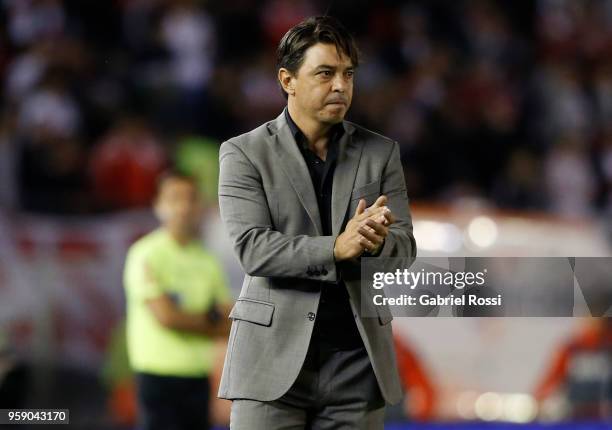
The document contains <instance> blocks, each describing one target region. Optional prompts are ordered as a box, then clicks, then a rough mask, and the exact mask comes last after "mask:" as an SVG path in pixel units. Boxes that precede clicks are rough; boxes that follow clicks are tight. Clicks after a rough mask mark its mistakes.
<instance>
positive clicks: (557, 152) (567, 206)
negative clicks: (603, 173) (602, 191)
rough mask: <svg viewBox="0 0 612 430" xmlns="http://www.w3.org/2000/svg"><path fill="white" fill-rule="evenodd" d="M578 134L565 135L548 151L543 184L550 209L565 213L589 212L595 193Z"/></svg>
mask: <svg viewBox="0 0 612 430" xmlns="http://www.w3.org/2000/svg"><path fill="white" fill-rule="evenodd" d="M585 146H586V142H584V141H583V140H581V139H580V136H576V135H567V136H564V137H562V138H561V140H560V141H559V142H558V143H557V145H556V146H555V147H554V148H552V150H551V151H550V152H549V153H548V156H547V158H546V161H545V166H544V170H545V175H546V185H547V187H548V195H549V196H550V205H551V208H552V209H553V210H554V211H555V212H557V213H559V214H561V215H565V216H574V217H580V216H586V215H590V214H591V211H592V208H593V204H594V202H595V196H596V183H595V175H594V169H593V166H592V164H591V160H590V157H589V155H588V153H587V151H586V148H585Z"/></svg>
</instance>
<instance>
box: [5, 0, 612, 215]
mask: <svg viewBox="0 0 612 430" xmlns="http://www.w3.org/2000/svg"><path fill="white" fill-rule="evenodd" d="M324 13H328V14H331V15H334V16H336V17H338V18H339V19H340V20H341V21H342V22H343V23H344V24H345V25H346V26H347V27H348V28H349V30H350V31H351V32H353V33H354V34H355V35H356V36H357V38H358V42H359V45H360V48H361V50H362V52H363V58H364V61H363V64H362V66H361V67H360V69H359V70H358V72H357V75H356V90H355V98H354V102H353V106H352V108H351V110H350V113H349V119H351V120H353V121H355V122H357V123H359V124H361V125H364V126H366V127H368V128H370V129H372V130H374V131H377V132H380V133H382V134H385V135H388V136H390V137H391V138H393V139H395V140H397V141H398V142H399V143H400V144H401V148H402V162H403V163H404V166H405V174H406V179H407V184H408V188H409V190H408V192H409V196H410V197H411V198H412V199H413V200H416V201H433V202H444V203H452V202H455V201H458V200H460V199H464V198H466V197H467V198H477V199H481V200H482V201H484V202H487V203H488V204H491V205H494V206H497V207H501V208H510V209H528V210H544V211H550V212H552V213H555V214H559V215H562V216H570V217H583V216H598V215H599V216H602V215H604V214H606V213H610V212H612V0H537V1H530V2H501V1H482V0H470V1H467V0H461V1H453V2H448V1H443V0H428V1H404V2H402V1H392V0H382V1H376V2H374V1H365V0H351V1H348V0H337V1H333V2H324V1H319V0H296V1H284V0H265V1H257V0H227V1H206V2H205V1H197V0H112V1H98V2H83V1H79V0H65V1H62V0H0V85H1V87H2V90H1V92H0V94H1V96H0V206H1V207H5V208H10V209H14V210H17V211H27V212H44V213H60V214H88V213H100V212H108V211H116V210H124V209H130V208H139V207H144V206H147V205H148V203H149V202H150V200H151V197H152V193H153V192H154V188H155V177H156V176H157V175H158V173H159V172H160V171H161V170H163V169H165V168H166V167H167V166H169V165H174V166H176V167H178V168H179V169H180V170H183V171H185V172H186V173H191V174H195V175H196V176H197V177H198V180H199V181H200V184H201V187H202V189H203V191H204V193H205V195H206V196H208V198H209V199H210V201H211V202H213V201H214V199H215V196H216V177H217V165H216V159H217V153H218V147H219V145H220V143H221V142H222V141H223V140H225V139H227V138H229V137H232V136H235V135H238V134H240V133H243V132H245V131H248V130H250V129H251V128H253V127H255V126H257V125H259V124H261V123H262V122H265V121H268V120H271V119H273V118H274V117H276V116H277V115H278V113H280V111H281V110H282V108H283V106H284V98H283V97H282V95H281V93H280V89H279V88H278V86H277V83H276V70H275V48H276V45H277V43H278V41H279V39H280V37H281V36H282V35H283V34H284V32H285V31H286V30H287V29H288V28H289V27H291V26H292V25H294V24H295V23H296V22H298V21H300V20H301V19H302V18H304V17H306V16H309V15H314V14H324Z"/></svg>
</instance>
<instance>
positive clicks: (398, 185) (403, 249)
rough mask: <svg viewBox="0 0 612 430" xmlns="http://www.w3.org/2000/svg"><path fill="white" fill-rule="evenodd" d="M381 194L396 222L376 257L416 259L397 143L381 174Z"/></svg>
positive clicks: (410, 217)
mask: <svg viewBox="0 0 612 430" xmlns="http://www.w3.org/2000/svg"><path fill="white" fill-rule="evenodd" d="M382 194H384V195H386V196H387V199H388V202H387V206H388V207H389V209H391V212H392V213H393V214H394V215H395V217H396V218H397V221H396V222H395V223H394V224H392V225H391V226H390V227H389V234H388V235H387V237H386V239H385V243H384V244H383V247H382V250H381V251H380V253H379V254H378V256H379V257H383V258H385V257H386V258H409V259H414V258H416V254H417V247H416V241H415V239H414V235H413V232H412V216H411V214H410V208H409V203H408V195H407V192H406V180H405V178H404V170H403V168H402V164H401V159H400V151H399V145H398V144H397V142H394V144H393V150H392V151H391V155H390V157H389V160H388V161H387V164H386V167H385V171H384V172H383V177H382Z"/></svg>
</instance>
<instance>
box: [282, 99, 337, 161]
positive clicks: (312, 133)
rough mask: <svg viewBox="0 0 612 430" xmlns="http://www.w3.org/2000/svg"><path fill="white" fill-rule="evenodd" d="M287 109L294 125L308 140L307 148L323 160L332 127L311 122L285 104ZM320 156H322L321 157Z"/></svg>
mask: <svg viewBox="0 0 612 430" xmlns="http://www.w3.org/2000/svg"><path fill="white" fill-rule="evenodd" d="M287 109H288V110H289V115H290V116H291V119H292V120H293V122H295V125H297V126H298V128H299V129H300V131H301V132H302V133H304V136H305V137H306V139H307V140H308V147H309V148H310V150H311V151H313V152H314V153H316V154H317V155H318V156H319V157H320V158H323V159H325V154H326V153H327V144H328V142H329V134H330V130H331V128H332V125H331V124H324V123H321V122H319V121H316V120H313V119H312V118H309V117H307V116H306V115H301V114H300V112H299V111H298V110H297V109H296V108H295V106H294V105H293V104H292V103H288V104H287ZM321 155H323V156H322V157H321Z"/></svg>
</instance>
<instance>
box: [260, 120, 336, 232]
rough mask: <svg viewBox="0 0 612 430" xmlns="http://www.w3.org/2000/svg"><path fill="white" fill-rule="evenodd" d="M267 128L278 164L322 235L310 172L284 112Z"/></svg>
mask: <svg viewBox="0 0 612 430" xmlns="http://www.w3.org/2000/svg"><path fill="white" fill-rule="evenodd" d="M268 128H269V130H270V132H271V133H272V136H270V141H271V142H270V143H271V145H272V147H273V148H274V151H275V152H276V155H277V157H278V164H279V165H280V166H281V168H282V169H283V170H284V172H285V174H286V175H287V178H289V182H291V185H292V186H293V189H294V190H295V192H296V194H297V195H298V197H299V199H300V202H301V203H302V206H304V209H306V212H307V213H308V216H309V217H310V220H311V221H312V223H313V224H314V226H315V227H316V229H317V233H318V234H323V233H322V231H323V227H322V226H321V216H320V214H319V204H318V203H317V196H316V195H315V191H314V187H313V185H312V179H311V178H310V172H309V171H308V166H306V161H304V157H303V156H302V153H301V152H300V150H299V148H298V146H297V144H296V143H295V139H294V138H293V135H292V134H291V130H290V129H289V125H288V124H287V122H286V120H285V112H284V111H283V112H282V113H281V114H280V115H279V116H278V117H277V118H276V120H274V121H272V122H271V123H270V124H269V126H268ZM334 180H335V178H334Z"/></svg>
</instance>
